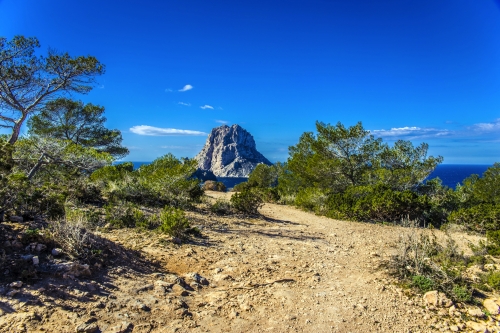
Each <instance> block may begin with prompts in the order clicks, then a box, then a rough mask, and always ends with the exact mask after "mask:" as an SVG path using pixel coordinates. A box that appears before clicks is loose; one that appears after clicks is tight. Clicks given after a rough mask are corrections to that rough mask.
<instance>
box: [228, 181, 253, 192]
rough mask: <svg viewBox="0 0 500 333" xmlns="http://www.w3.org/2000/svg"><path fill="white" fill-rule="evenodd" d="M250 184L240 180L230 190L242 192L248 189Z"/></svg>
mask: <svg viewBox="0 0 500 333" xmlns="http://www.w3.org/2000/svg"><path fill="white" fill-rule="evenodd" d="M251 188H252V186H250V184H249V183H248V182H242V183H239V184H236V185H234V187H233V189H232V191H233V192H243V191H245V190H250V189H251Z"/></svg>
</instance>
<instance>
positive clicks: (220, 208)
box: [209, 199, 231, 215]
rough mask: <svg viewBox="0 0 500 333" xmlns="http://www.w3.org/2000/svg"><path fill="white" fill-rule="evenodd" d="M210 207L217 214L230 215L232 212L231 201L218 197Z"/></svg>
mask: <svg viewBox="0 0 500 333" xmlns="http://www.w3.org/2000/svg"><path fill="white" fill-rule="evenodd" d="M209 209H210V211H211V212H212V213H214V214H217V215H229V214H231V203H230V202H229V201H227V200H224V199H217V200H216V201H215V202H214V203H213V204H211V205H210V208H209Z"/></svg>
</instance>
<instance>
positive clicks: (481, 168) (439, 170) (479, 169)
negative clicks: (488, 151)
mask: <svg viewBox="0 0 500 333" xmlns="http://www.w3.org/2000/svg"><path fill="white" fill-rule="evenodd" d="M132 163H133V164H134V169H137V168H139V167H140V166H141V165H144V164H149V163H151V162H132ZM490 166H491V165H485V164H441V165H438V166H437V167H436V169H435V170H434V171H433V172H432V173H431V174H430V175H429V177H427V179H433V178H436V177H439V178H440V179H441V181H442V183H443V185H445V186H448V187H450V188H453V189H454V188H455V187H456V186H457V184H461V183H462V181H463V180H464V179H465V178H467V177H469V176H470V175H472V174H477V175H479V176H482V174H483V173H484V172H485V171H486V169H488V168H489V167H490ZM247 179H248V178H234V177H219V178H218V181H220V182H222V183H224V185H226V188H228V189H230V188H233V187H234V186H235V185H237V184H239V183H242V182H245V181H247Z"/></svg>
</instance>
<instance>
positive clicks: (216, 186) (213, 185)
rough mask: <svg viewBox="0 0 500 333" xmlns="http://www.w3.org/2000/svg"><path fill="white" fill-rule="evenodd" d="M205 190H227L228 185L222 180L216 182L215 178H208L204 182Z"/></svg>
mask: <svg viewBox="0 0 500 333" xmlns="http://www.w3.org/2000/svg"><path fill="white" fill-rule="evenodd" d="M202 188H203V190H205V191H217V192H226V185H224V183H222V182H216V181H213V180H207V181H206V182H205V183H204V184H203V187H202Z"/></svg>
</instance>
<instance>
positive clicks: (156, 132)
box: [130, 125, 207, 136]
mask: <svg viewBox="0 0 500 333" xmlns="http://www.w3.org/2000/svg"><path fill="white" fill-rule="evenodd" d="M130 132H132V133H135V134H138V135H147V136H166V135H207V133H204V132H200V131H191V130H183V129H175V128H160V127H153V126H147V125H139V126H134V127H131V128H130Z"/></svg>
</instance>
